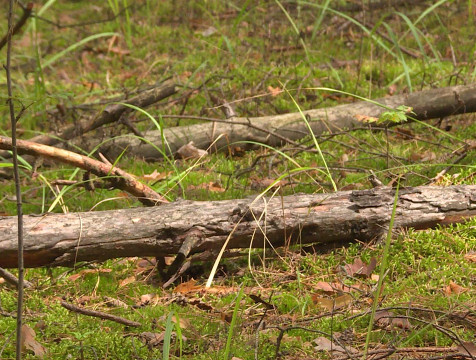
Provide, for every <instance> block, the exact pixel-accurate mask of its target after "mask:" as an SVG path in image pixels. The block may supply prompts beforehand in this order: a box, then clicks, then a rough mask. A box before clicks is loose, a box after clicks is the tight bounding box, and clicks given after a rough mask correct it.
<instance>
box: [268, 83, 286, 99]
mask: <svg viewBox="0 0 476 360" xmlns="http://www.w3.org/2000/svg"><path fill="white" fill-rule="evenodd" d="M268 91H269V92H270V93H271V96H278V95H279V94H281V93H282V92H283V90H281V89H280V88H279V87H272V86H271V85H270V86H268Z"/></svg>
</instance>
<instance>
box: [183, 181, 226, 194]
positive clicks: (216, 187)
mask: <svg viewBox="0 0 476 360" xmlns="http://www.w3.org/2000/svg"><path fill="white" fill-rule="evenodd" d="M187 189H188V190H196V189H204V190H208V191H212V192H224V191H225V189H224V188H223V187H221V185H220V184H219V183H218V182H209V183H203V184H200V185H197V186H195V185H190V186H188V187H187Z"/></svg>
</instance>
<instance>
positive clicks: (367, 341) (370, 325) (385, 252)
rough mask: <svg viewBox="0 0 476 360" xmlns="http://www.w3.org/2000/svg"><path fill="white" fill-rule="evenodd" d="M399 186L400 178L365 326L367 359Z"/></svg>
mask: <svg viewBox="0 0 476 360" xmlns="http://www.w3.org/2000/svg"><path fill="white" fill-rule="evenodd" d="M399 188H400V179H399V180H398V182H397V187H396V189H395V197H394V199H393V208H392V216H391V217H390V223H389V225H388V232H387V238H386V240H385V245H384V248H383V258H382V262H381V264H380V274H379V279H378V283H377V290H376V291H375V294H374V299H373V303H372V312H371V313H370V319H369V326H368V328H367V337H366V339H365V348H364V356H363V357H362V358H363V359H367V353H368V350H369V344H370V336H371V333H372V329H373V326H374V319H375V312H376V310H377V306H378V299H379V296H380V292H381V291H382V286H383V280H384V277H385V273H386V272H387V264H388V256H389V253H390V244H391V242H392V231H393V224H394V222H395V214H396V213H397V203H398V190H399Z"/></svg>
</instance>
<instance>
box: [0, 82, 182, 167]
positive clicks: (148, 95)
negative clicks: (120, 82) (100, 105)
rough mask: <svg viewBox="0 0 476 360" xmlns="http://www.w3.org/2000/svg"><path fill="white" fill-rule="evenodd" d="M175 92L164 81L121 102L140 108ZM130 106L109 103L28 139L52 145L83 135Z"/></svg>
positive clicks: (173, 87)
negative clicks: (92, 113)
mask: <svg viewBox="0 0 476 360" xmlns="http://www.w3.org/2000/svg"><path fill="white" fill-rule="evenodd" d="M176 92H177V86H176V85H175V84H172V83H169V82H165V83H164V84H162V85H161V86H159V87H156V88H153V89H150V90H146V91H144V92H142V93H140V94H139V95H137V96H134V97H133V98H131V99H128V100H123V101H122V102H123V103H127V104H131V105H134V106H137V107H140V108H144V107H147V106H149V105H152V104H154V103H156V102H157V101H159V100H162V99H165V98H167V97H169V96H171V95H173V94H175V93H176ZM129 109H130V107H128V106H126V105H122V104H110V105H108V106H106V107H105V109H104V110H103V111H102V112H101V113H100V114H98V115H97V116H96V117H95V118H94V119H92V120H90V121H81V122H78V123H77V124H73V125H69V126H66V127H64V128H63V129H61V130H60V131H59V133H58V134H45V135H38V136H35V137H33V138H31V139H30V141H33V142H36V143H39V144H45V145H54V144H57V143H59V142H60V141H65V140H70V139H72V138H74V137H76V136H80V135H83V134H85V133H87V132H89V131H92V130H95V129H97V128H99V127H101V126H103V125H105V124H109V123H113V122H115V121H118V120H119V119H120V118H121V115H122V114H124V112H125V111H127V110H129ZM0 156H2V157H4V158H9V157H10V156H9V154H8V152H3V151H0Z"/></svg>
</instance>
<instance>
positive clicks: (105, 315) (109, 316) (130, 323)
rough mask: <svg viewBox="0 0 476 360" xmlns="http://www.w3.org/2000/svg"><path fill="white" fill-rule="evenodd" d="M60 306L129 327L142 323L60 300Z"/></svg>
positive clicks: (138, 325)
mask: <svg viewBox="0 0 476 360" xmlns="http://www.w3.org/2000/svg"><path fill="white" fill-rule="evenodd" d="M61 306H62V307H64V308H65V309H68V310H69V311H72V312H75V313H78V314H82V315H87V316H92V317H97V318H100V319H104V320H110V321H114V322H117V323H119V324H122V325H126V326H131V327H140V326H142V324H141V323H140V322H137V321H132V320H129V319H126V318H123V317H121V316H116V315H112V314H108V313H105V312H102V311H96V310H90V309H85V308H82V307H79V306H75V305H73V304H69V303H67V302H66V301H61Z"/></svg>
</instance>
